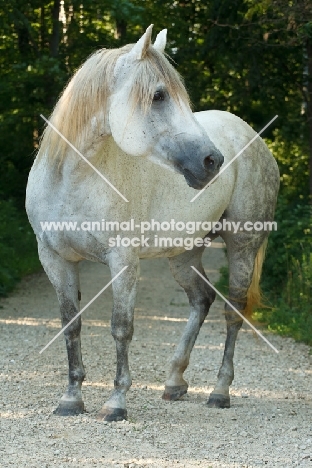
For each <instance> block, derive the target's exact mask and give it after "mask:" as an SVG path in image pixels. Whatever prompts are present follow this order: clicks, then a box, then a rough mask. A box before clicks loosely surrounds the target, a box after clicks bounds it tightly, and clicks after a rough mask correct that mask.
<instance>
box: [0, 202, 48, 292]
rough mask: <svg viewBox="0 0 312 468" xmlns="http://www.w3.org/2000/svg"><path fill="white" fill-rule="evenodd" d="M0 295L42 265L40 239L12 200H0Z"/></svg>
mask: <svg viewBox="0 0 312 468" xmlns="http://www.w3.org/2000/svg"><path fill="white" fill-rule="evenodd" d="M0 258H1V265H0V296H4V295H6V294H7V293H8V292H9V291H11V290H12V289H13V287H14V286H15V284H16V283H17V281H18V280H19V279H20V278H21V277H22V276H24V275H27V274H29V273H32V272H34V271H36V270H38V269H39V268H40V262H39V259H38V254H37V242H36V238H35V235H34V233H33V230H32V228H31V226H30V224H29V222H28V220H27V216H26V214H24V213H20V211H19V210H17V209H16V207H15V206H14V203H13V202H12V201H3V200H2V201H0Z"/></svg>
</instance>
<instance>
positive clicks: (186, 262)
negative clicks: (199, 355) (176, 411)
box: [162, 247, 215, 400]
mask: <svg viewBox="0 0 312 468" xmlns="http://www.w3.org/2000/svg"><path fill="white" fill-rule="evenodd" d="M202 253H203V248H197V247H195V248H194V249H192V250H190V251H187V252H184V253H183V254H181V255H178V256H177V257H172V258H170V259H169V263H170V270H171V272H172V274H173V276H174V278H175V280H176V281H177V282H178V283H179V285H180V286H182V288H183V289H184V291H185V292H186V294H187V296H188V299H189V303H190V307H191V310H190V317H189V320H188V322H187V325H186V327H185V330H184V332H183V335H182V337H181V340H180V342H179V344H178V346H177V348H176V350H175V353H174V355H173V357H172V360H171V364H170V371H169V376H168V379H167V380H166V385H165V392H164V394H163V396H162V398H163V399H164V400H178V399H179V398H180V397H181V396H182V395H184V394H185V393H186V392H187V388H188V384H187V382H186V381H185V380H184V378H183V373H184V371H185V370H186V368H187V366H188V364H189V360H190V354H191V351H192V349H193V346H194V343H195V341H196V338H197V335H198V333H199V330H200V327H201V326H202V324H203V322H204V320H205V318H206V316H207V314H208V311H209V308H210V306H211V304H212V303H213V301H214V299H215V292H214V291H213V289H212V288H210V286H208V285H207V283H205V282H204V281H203V280H201V278H199V277H198V275H197V273H195V271H194V270H193V269H192V268H191V266H195V267H196V268H197V269H198V270H199V271H200V272H201V273H202V274H203V275H204V276H205V277H206V275H205V271H204V268H203V266H202V263H201V257H202Z"/></svg>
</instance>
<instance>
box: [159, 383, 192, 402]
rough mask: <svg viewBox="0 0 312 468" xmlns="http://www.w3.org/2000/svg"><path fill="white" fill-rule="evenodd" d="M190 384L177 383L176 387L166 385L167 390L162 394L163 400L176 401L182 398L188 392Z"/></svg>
mask: <svg viewBox="0 0 312 468" xmlns="http://www.w3.org/2000/svg"><path fill="white" fill-rule="evenodd" d="M187 387H188V385H176V386H174V387H167V386H166V387H165V391H164V393H163V395H162V399H163V400H167V401H176V400H179V398H181V396H183V395H185V394H186V393H187Z"/></svg>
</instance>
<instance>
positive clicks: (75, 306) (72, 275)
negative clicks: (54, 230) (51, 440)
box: [38, 240, 85, 416]
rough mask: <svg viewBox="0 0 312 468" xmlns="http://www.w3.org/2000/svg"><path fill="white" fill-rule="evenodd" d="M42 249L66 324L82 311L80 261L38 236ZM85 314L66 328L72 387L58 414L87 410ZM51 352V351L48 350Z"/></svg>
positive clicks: (63, 322)
mask: <svg viewBox="0 0 312 468" xmlns="http://www.w3.org/2000/svg"><path fill="white" fill-rule="evenodd" d="M38 253H39V258H40V261H41V263H42V266H43V268H44V269H45V272H46V273H47V275H48V277H49V279H50V281H51V283H52V284H53V286H54V288H55V291H56V294H57V297H58V301H59V304H60V311H61V318H62V326H63V327H65V326H66V325H67V324H68V322H69V321H70V320H71V319H72V318H74V317H75V316H76V315H77V314H78V312H79V298H80V292H79V272H78V263H73V262H68V261H67V260H65V259H63V258H62V257H60V256H59V255H58V254H57V253H56V252H54V250H52V249H50V248H49V247H47V246H46V245H44V244H43V243H41V241H39V240H38ZM80 330H81V317H78V318H77V319H76V320H75V321H74V322H73V323H72V324H71V325H70V326H69V327H67V328H66V330H65V331H64V336H65V341H66V348H67V356H68V387H67V390H66V392H65V393H64V395H63V396H62V398H61V400H60V402H59V405H58V407H57V408H56V410H55V411H54V414H57V415H59V416H70V415H75V414H80V413H83V411H84V404H83V401H82V393H81V385H82V382H83V380H84V378H85V370H84V367H83V363H82V357H81V345H80ZM47 352H49V351H47Z"/></svg>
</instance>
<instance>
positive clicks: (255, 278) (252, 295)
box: [244, 238, 268, 317]
mask: <svg viewBox="0 0 312 468" xmlns="http://www.w3.org/2000/svg"><path fill="white" fill-rule="evenodd" d="M267 244H268V239H267V238H266V239H265V241H264V242H263V244H262V245H261V247H260V249H259V250H258V253H257V255H256V258H255V265H254V270H253V275H252V280H251V283H250V286H249V289H248V291H247V304H246V308H245V311H244V315H245V316H247V317H250V316H251V314H252V311H253V309H254V307H259V306H260V307H261V306H262V307H263V303H262V294H261V290H260V284H259V283H260V278H261V272H262V265H263V261H264V257H265V251H266V248H267Z"/></svg>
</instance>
